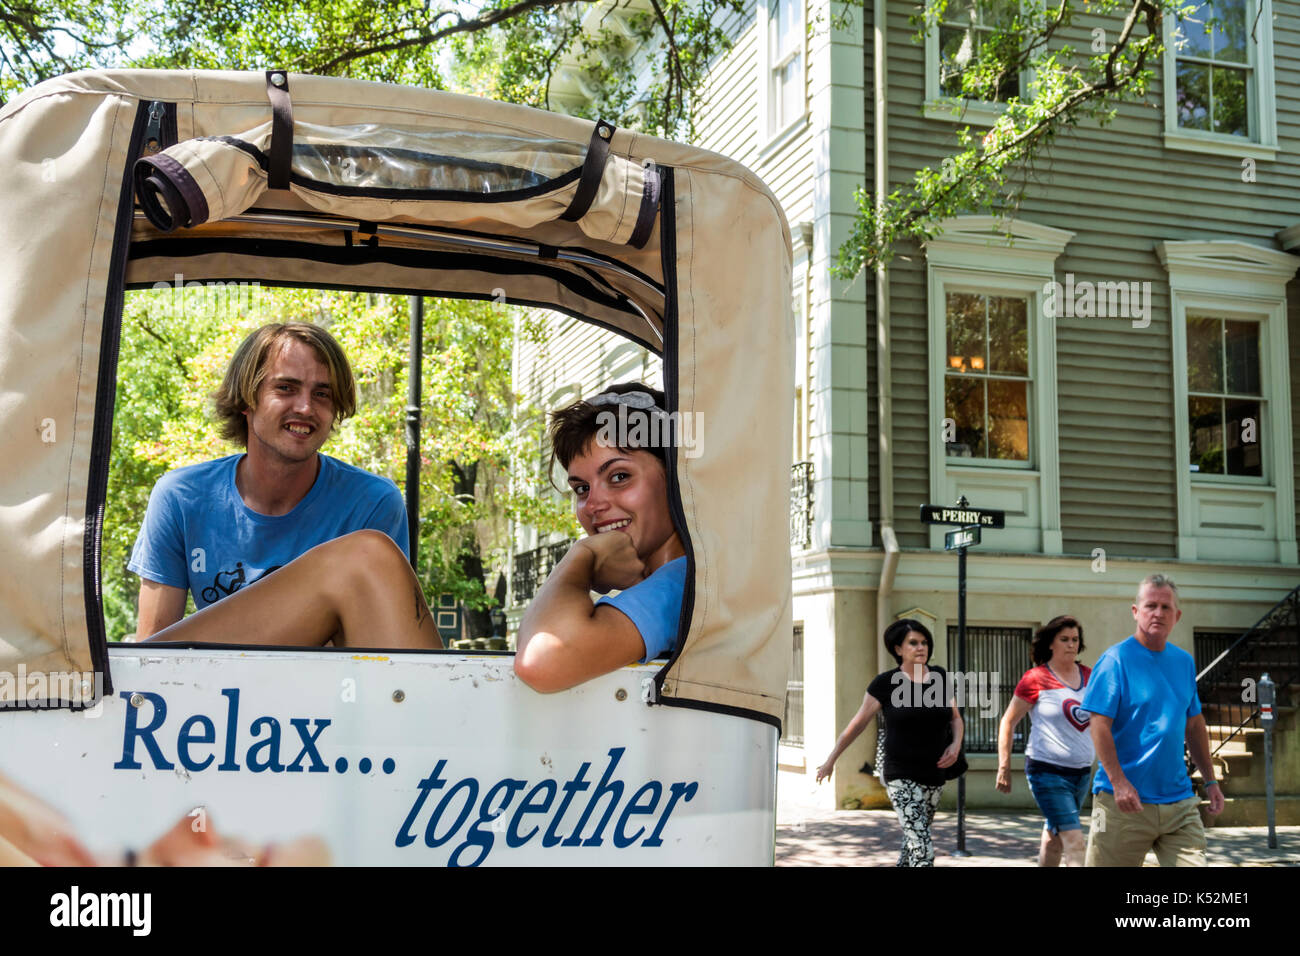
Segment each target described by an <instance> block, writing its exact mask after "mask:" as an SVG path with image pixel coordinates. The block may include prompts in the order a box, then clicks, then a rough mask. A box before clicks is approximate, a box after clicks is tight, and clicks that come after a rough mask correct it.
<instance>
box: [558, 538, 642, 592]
mask: <svg viewBox="0 0 1300 956" xmlns="http://www.w3.org/2000/svg"><path fill="white" fill-rule="evenodd" d="M574 547H575V548H586V549H587V550H588V551H589V552H591V555H592V559H593V560H592V567H591V590H593V591H595V592H597V593H598V594H607V593H609V592H610V591H614V590H618V591H623V590H626V589H627V588H630V587H631V586H632V585H634V584H636V583H637V582H638V581H644V580H645V562H644V561H642V560H641V558H640V556H639V555H638V554H637V553H636V547H635V546H634V545H633V544H632V537H631V535H629V534H627V533H626V532H624V531H605V532H602V533H600V534H593V535H588V536H587V537H585V538H583V539H582V540H581V541H579V542H578V543H577V544H576V545H574Z"/></svg>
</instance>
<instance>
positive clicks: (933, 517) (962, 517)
mask: <svg viewBox="0 0 1300 956" xmlns="http://www.w3.org/2000/svg"><path fill="white" fill-rule="evenodd" d="M921 521H922V522H924V523H925V524H955V525H958V528H957V529H956V530H955V531H949V532H947V533H946V534H945V535H944V538H943V549H944V550H945V551H956V552H957V674H958V676H959V677H960V678H961V679H962V686H969V684H968V683H967V682H966V681H965V674H966V549H967V548H969V547H972V546H974V545H977V544H979V543H980V529H981V528H1004V527H1006V512H1004V511H996V510H993V509H990V508H972V507H971V506H970V502H969V501H967V500H966V496H965V495H962V496H961V497H960V498H958V499H957V505H956V507H952V508H945V507H944V506H943V505H921ZM954 686H955V685H954ZM958 709H959V710H960V705H959V706H958ZM953 856H958V857H964V856H970V853H968V852H967V850H966V775H965V774H962V775H961V776H960V777H958V778H957V849H956V851H955V852H954V853H953Z"/></svg>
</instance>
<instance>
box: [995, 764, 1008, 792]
mask: <svg viewBox="0 0 1300 956" xmlns="http://www.w3.org/2000/svg"><path fill="white" fill-rule="evenodd" d="M994 786H996V787H997V788H998V791H999V792H1001V793H1010V792H1011V768H1010V767H998V779H997V783H996V784H995V785H994Z"/></svg>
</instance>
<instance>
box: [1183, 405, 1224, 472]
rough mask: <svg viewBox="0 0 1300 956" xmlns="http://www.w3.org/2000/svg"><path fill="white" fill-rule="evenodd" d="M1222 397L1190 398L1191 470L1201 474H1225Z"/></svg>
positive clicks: (1189, 458) (1188, 418)
mask: <svg viewBox="0 0 1300 956" xmlns="http://www.w3.org/2000/svg"><path fill="white" fill-rule="evenodd" d="M1222 401H1223V400H1222V399H1218V398H1200V397H1197V396H1195V395H1193V396H1191V397H1189V398H1188V399H1187V422H1188V425H1189V426H1190V432H1189V434H1190V436H1191V447H1190V449H1189V455H1188V460H1189V462H1190V463H1191V466H1192V471H1197V472H1201V473H1202V474H1211V475H1221V474H1223V404H1222Z"/></svg>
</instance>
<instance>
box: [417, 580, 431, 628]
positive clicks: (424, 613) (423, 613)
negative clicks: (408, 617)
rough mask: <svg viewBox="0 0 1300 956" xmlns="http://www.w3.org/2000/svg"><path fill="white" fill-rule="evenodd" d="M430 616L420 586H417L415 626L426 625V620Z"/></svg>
mask: <svg viewBox="0 0 1300 956" xmlns="http://www.w3.org/2000/svg"><path fill="white" fill-rule="evenodd" d="M428 616H429V606H428V605H427V604H425V603H424V595H423V594H421V593H420V586H419V585H418V584H417V585H415V626H416V627H419V626H420V625H421V624H423V623H424V619H425V618H426V617H428Z"/></svg>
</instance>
